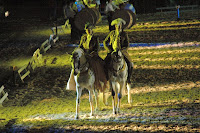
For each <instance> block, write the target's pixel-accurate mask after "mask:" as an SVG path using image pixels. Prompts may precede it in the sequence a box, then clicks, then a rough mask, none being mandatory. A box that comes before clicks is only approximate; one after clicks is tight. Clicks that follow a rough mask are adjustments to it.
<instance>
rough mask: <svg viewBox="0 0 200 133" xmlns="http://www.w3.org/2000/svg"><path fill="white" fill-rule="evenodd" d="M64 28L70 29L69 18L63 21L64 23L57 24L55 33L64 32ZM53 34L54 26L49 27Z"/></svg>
mask: <svg viewBox="0 0 200 133" xmlns="http://www.w3.org/2000/svg"><path fill="white" fill-rule="evenodd" d="M65 29H71V25H70V24H69V19H68V20H66V21H65V24H64V25H60V26H57V33H58V34H60V33H64V30H65ZM51 30H52V33H53V35H55V33H56V27H52V28H51Z"/></svg>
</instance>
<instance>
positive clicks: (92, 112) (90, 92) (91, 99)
mask: <svg viewBox="0 0 200 133" xmlns="http://www.w3.org/2000/svg"><path fill="white" fill-rule="evenodd" d="M89 102H90V108H91V113H90V116H93V115H94V106H93V98H92V91H91V90H89Z"/></svg>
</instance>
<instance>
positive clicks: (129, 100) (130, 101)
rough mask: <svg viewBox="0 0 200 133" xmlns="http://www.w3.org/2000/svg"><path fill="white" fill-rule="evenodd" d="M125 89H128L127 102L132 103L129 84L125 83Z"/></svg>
mask: <svg viewBox="0 0 200 133" xmlns="http://www.w3.org/2000/svg"><path fill="white" fill-rule="evenodd" d="M127 90H128V103H129V104H132V102H133V101H132V96H131V85H130V84H129V83H127Z"/></svg>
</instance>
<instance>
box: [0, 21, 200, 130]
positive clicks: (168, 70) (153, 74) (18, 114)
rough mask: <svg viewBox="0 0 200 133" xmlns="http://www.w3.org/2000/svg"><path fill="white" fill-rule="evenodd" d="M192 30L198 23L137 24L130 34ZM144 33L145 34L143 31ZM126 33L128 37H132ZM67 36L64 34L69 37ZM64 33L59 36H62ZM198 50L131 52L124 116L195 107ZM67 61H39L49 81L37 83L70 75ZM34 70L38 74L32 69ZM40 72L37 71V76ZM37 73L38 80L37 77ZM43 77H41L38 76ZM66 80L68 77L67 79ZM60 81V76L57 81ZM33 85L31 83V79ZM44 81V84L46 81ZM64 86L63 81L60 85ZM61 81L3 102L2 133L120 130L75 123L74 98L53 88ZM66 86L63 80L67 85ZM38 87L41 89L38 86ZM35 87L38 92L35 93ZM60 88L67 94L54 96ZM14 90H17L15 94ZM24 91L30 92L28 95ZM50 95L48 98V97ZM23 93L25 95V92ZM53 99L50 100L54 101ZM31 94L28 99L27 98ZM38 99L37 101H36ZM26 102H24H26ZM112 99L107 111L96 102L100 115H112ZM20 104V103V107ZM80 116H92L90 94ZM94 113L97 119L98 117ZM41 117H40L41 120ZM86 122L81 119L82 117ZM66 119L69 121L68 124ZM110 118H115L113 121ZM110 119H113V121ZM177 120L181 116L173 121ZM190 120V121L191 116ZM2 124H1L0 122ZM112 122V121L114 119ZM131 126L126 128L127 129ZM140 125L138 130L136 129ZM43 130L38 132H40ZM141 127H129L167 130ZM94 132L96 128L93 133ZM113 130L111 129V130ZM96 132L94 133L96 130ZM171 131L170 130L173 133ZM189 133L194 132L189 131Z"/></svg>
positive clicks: (56, 57)
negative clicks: (11, 126)
mask: <svg viewBox="0 0 200 133" xmlns="http://www.w3.org/2000/svg"><path fill="white" fill-rule="evenodd" d="M188 23H190V24H191V25H193V24H194V25H195V24H199V21H194V22H192V21H191V22H180V23H175V22H168V23H162V24H160V23H159V22H158V23H153V24H150V25H149V24H148V23H146V24H142V23H140V24H138V25H136V26H135V27H133V28H131V29H130V30H132V31H134V30H135V31H142V30H163V28H165V29H164V30H173V29H181V28H182V29H185V28H186V27H187V24H188ZM176 25H180V26H181V27H178V28H177V27H176V28H174V27H173V26H176ZM146 27H147V28H146ZM187 28H189V29H193V28H199V27H196V26H191V27H187ZM130 30H127V31H130ZM94 32H95V33H98V34H106V33H108V32H109V31H108V26H104V25H102V26H97V27H96V28H95V29H94ZM68 33H69V31H67V30H66V31H65V34H68ZM50 34H52V31H51V30H50V29H41V30H40V29H39V30H38V29H37V30H32V31H31V32H30V33H29V32H24V35H25V37H30V36H47V35H50ZM65 34H64V33H62V34H61V35H65ZM199 52H200V49H199V47H195V46H194V47H174V48H161V49H156V48H151V49H148V48H131V49H129V54H130V56H131V58H132V60H133V63H134V73H133V78H132V90H131V92H132V98H133V104H132V105H129V104H128V103H127V96H124V97H123V98H122V108H121V110H122V112H123V113H124V112H126V113H130V114H134V115H135V116H152V117H154V116H155V115H157V114H159V113H160V112H162V111H163V110H165V109H168V108H178V104H183V103H184V104H192V103H199V100H200V99H199V98H200V90H199V87H200V83H199V74H200V73H199V68H200V59H199V57H200V54H199ZM99 55H100V56H101V57H102V58H105V56H106V53H105V51H101V52H100V53H99ZM30 59H31V57H14V58H13V59H9V60H7V59H4V60H1V61H0V67H10V66H17V67H18V68H20V67H22V66H23V65H25V64H28V62H29V61H30ZM70 61H71V60H70V55H69V54H66V53H60V52H51V51H47V53H46V54H44V55H43V58H42V61H41V64H40V65H39V66H38V69H39V70H40V69H42V67H44V66H45V67H46V68H48V69H47V70H46V72H47V73H45V74H47V77H42V76H41V77H37V78H38V79H37V80H38V81H39V80H40V79H42V78H45V79H47V80H48V78H50V77H48V73H51V72H52V71H50V72H48V70H51V69H55V68H56V70H59V72H58V71H56V73H62V70H63V69H70V68H71V62H70ZM36 70H37V69H36ZM39 72H40V71H39ZM40 74H41V73H39V74H38V75H40ZM41 75H42V74H41ZM66 75H67V74H66ZM61 76H62V75H61ZM33 79H34V77H33ZM47 80H46V81H47ZM62 80H63V79H62ZM62 80H61V78H55V81H52V82H55V83H52V84H53V85H54V86H51V84H50V83H49V84H50V85H49V86H47V85H48V83H46V86H45V87H46V88H43V89H41V90H42V91H40V89H39V87H40V86H39V85H37V83H38V82H34V81H33V82H31V83H29V84H28V87H29V85H30V86H31V85H33V86H36V87H35V88H34V87H33V88H31V87H30V88H28V89H30V90H28V89H27V88H26V87H25V88H23V89H21V90H20V89H16V91H15V92H16V93H15V92H12V93H14V95H13V96H12V98H11V99H10V101H8V102H5V104H4V107H2V108H0V129H1V128H2V129H3V128H5V125H6V124H7V123H8V121H9V120H12V119H17V122H16V124H19V125H27V126H30V125H31V126H33V127H36V128H41V127H43V128H44V127H58V128H60V127H63V128H65V127H66V125H68V126H80V129H84V127H83V125H89V126H96V125H99V126H102V125H106V126H110V125H111V126H113V125H118V126H119V125H120V124H119V123H116V122H107V123H105V122H96V121H90V120H93V118H91V119H90V120H88V117H85V119H82V120H79V121H74V117H75V110H76V108H75V107H76V92H72V91H66V90H64V89H65V88H64V87H63V86H64V85H63V86H56V85H57V84H56V82H57V81H59V84H61V83H62V82H61V81H62ZM65 80H67V79H65ZM41 84H42V83H41ZM37 87H38V88H37ZM56 87H60V88H61V89H60V90H62V89H63V91H65V92H66V93H61V92H59V91H58V92H57V90H56V89H57V88H56ZM13 89H15V88H13ZM27 90H28V91H27ZM52 90H53V91H54V92H51V91H52ZM24 91H25V92H24ZM53 93H54V95H53ZM31 94H32V95H31ZM36 95H37V97H40V98H38V99H37V98H36ZM26 98H27V99H28V100H27V101H28V102H24V101H25V100H26ZM111 99H112V98H111V96H109V98H108V105H109V106H105V105H104V104H103V102H102V101H100V110H99V112H103V113H104V114H112V100H111ZM23 102H24V103H23ZM80 111H81V114H86V116H88V115H89V113H90V105H89V97H88V93H84V94H83V96H82V97H81V103H80ZM99 112H97V114H98V113H99ZM52 114H65V115H64V116H63V115H61V116H59V117H58V118H51V115H52ZM42 116H43V117H42ZM83 116H84V115H83ZM66 117H67V118H69V117H70V118H72V120H68V119H66ZM112 117H113V116H112ZM112 117H111V119H112ZM177 117H179V116H177ZM189 117H190V116H189ZM1 119H5V120H1ZM113 119H114V118H113ZM126 124H130V123H126ZM138 125H139V126H138ZM40 126H41V127H40ZM143 126H144V125H140V124H138V123H137V124H136V125H134V126H133V127H132V129H135V131H144V130H145V131H152V129H154V130H155V129H157V130H156V131H158V129H160V130H161V129H162V128H163V129H164V130H166V129H167V127H165V125H164V126H163V125H160V126H157V125H156V126H155V125H151V126H149V128H147V127H143ZM125 127H126V126H125ZM66 128H68V127H66ZM95 128H97V127H95ZM110 128H111V127H110ZM97 131H98V130H97ZM172 131H174V130H172ZM176 131H186V132H187V129H182V130H181V129H177V130H176ZM190 131H192V130H190Z"/></svg>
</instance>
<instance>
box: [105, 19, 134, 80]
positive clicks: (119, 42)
mask: <svg viewBox="0 0 200 133" xmlns="http://www.w3.org/2000/svg"><path fill="white" fill-rule="evenodd" d="M123 24H124V25H125V24H126V22H125V21H124V20H123V19H121V18H117V19H115V20H113V21H112V22H111V25H112V26H113V25H115V30H112V31H111V32H110V33H109V34H108V36H107V37H106V38H105V40H104V41H103V45H104V48H105V49H106V51H107V53H108V54H107V57H106V59H105V63H106V64H109V61H110V58H111V53H112V52H113V51H116V50H117V49H119V50H121V52H122V53H123V55H124V57H125V60H126V63H127V65H128V83H130V78H131V75H132V71H133V64H132V62H131V58H130V56H129V54H128V47H129V37H128V34H127V33H126V32H124V31H123V28H122V25H123ZM106 68H107V66H106Z"/></svg>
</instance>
